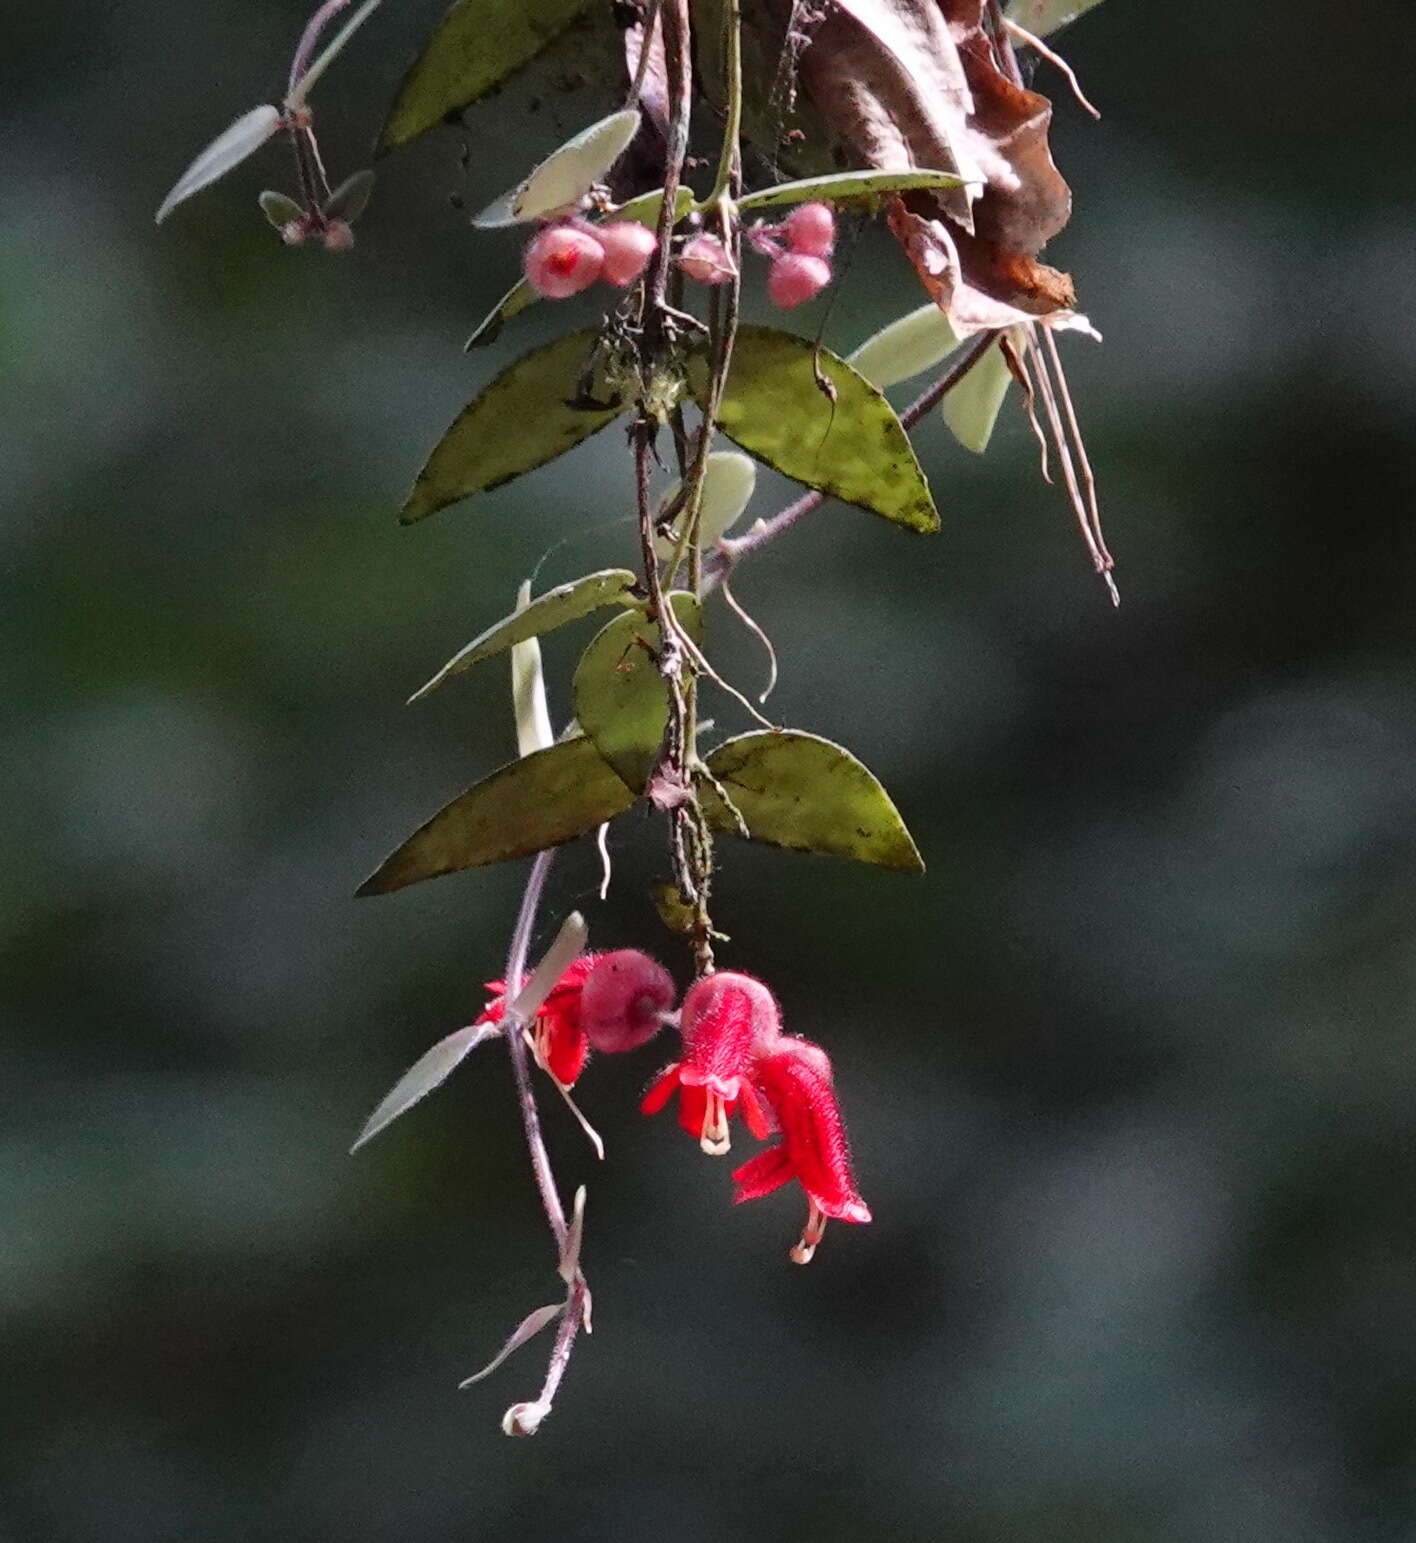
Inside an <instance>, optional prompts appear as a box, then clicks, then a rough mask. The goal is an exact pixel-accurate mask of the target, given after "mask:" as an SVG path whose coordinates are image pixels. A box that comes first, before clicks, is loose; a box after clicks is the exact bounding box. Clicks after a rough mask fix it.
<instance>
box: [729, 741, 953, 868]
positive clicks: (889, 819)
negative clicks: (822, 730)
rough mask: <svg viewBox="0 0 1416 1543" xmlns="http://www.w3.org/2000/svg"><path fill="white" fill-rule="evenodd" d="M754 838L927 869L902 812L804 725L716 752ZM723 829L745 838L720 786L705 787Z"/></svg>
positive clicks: (857, 766)
mask: <svg viewBox="0 0 1416 1543" xmlns="http://www.w3.org/2000/svg"><path fill="white" fill-rule="evenodd" d="M708 769H709V771H711V772H712V773H713V775H714V776H715V777H716V778H717V779H718V781H719V782H720V783H722V785H723V787H724V788H725V789H726V791H727V794H728V797H729V798H730V799H732V801H733V805H734V807H735V808H736V809H737V811H738V813H739V814H740V815H741V816H742V818H743V820H744V821H745V822H746V824H747V828H748V830H749V831H750V832H751V834H752V839H753V840H754V841H766V842H768V843H770V844H771V845H772V846H779V847H789V848H791V849H792V850H793V851H797V852H825V853H829V854H831V855H833V856H836V857H852V858H855V859H856V860H857V861H859V862H865V863H876V864H878V865H879V866H880V867H882V868H898V869H903V870H907V871H910V872H915V873H922V872H923V871H924V863H923V862H922V861H921V860H920V855H919V851H918V849H917V848H916V847H915V844H914V842H913V841H912V840H911V838H910V833H909V832H908V831H907V830H906V829H905V825H904V821H903V820H901V818H900V814H899V811H898V810H897V809H896V808H895V806H894V804H893V803H891V801H890V796H889V794H888V793H886V791H885V789H884V788H882V787H881V786H880V784H879V783H878V782H877V781H876V780H875V778H874V777H873V776H872V775H871V774H870V772H869V771H867V770H866V768H865V767H864V766H862V765H861V763H860V762H859V761H857V760H856V758H855V757H854V756H853V755H852V754H851V753H850V751H848V750H843V749H842V748H841V747H840V745H833V744H832V743H831V741H830V740H828V739H820V738H818V737H817V736H816V735H815V734H803V733H802V732H801V731H800V730H797V729H783V730H778V731H776V732H765V733H754V734H742V735H739V736H738V738H736V739H730V740H729V741H728V742H727V743H726V744H724V745H719V746H718V748H717V749H716V750H715V751H714V752H713V753H712V755H710V756H709V757H708ZM701 793H702V798H703V807H704V810H705V811H706V813H707V815H708V818H709V820H710V821H711V822H712V824H713V826H714V828H715V829H717V830H722V831H725V832H727V834H729V835H740V834H741V832H740V831H739V830H738V827H737V822H736V820H735V819H734V818H733V815H732V812H731V811H730V810H728V809H726V808H725V807H724V806H723V803H722V801H721V799H720V798H719V797H718V795H717V794H716V793H715V792H714V790H713V788H712V785H711V784H709V783H705V784H704V785H703V787H702V790H701Z"/></svg>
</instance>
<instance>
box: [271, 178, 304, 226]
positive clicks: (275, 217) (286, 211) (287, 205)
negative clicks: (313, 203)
mask: <svg viewBox="0 0 1416 1543" xmlns="http://www.w3.org/2000/svg"><path fill="white" fill-rule="evenodd" d="M260 206H261V213H262V214H263V215H265V217H266V219H268V220H269V221H270V223H271V224H272V225H274V226H275V228H276V229H277V230H279V229H280V227H281V226H282V225H289V224H290V222H291V221H292V220H300V219H303V218H304V217H305V211H304V210H303V209H302V208H301V207H300V205H299V204H297V203H296V202H295V200H294V199H293V198H287V197H286V195H285V194H284V193H273V192H271V190H270V189H269V188H267V189H266V191H265V192H264V193H262V194H261V196H260Z"/></svg>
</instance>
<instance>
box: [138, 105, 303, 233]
mask: <svg viewBox="0 0 1416 1543" xmlns="http://www.w3.org/2000/svg"><path fill="white" fill-rule="evenodd" d="M280 121H281V120H280V112H279V110H278V109H277V108H274V107H253V108H252V109H251V110H250V112H248V113H242V114H241V116H240V117H239V118H238V119H237V120H236V121H235V123H233V124H232V125H231V127H230V128H229V129H226V130H224V131H223V132H222V133H220V134H218V135H217V136H216V138H215V139H214V140H212V142H211V143H210V144H209V145H208V146H207V147H206V149H205V150H203V151H202V153H201V154H200V155H199V156H198V157H197V158H196V160H194V161H193V162H192V164H191V165H190V166H189V167H188V168H187V169H186V171H184V172H183V173H182V175H181V176H180V177H178V179H177V182H176V184H175V186H174V187H173V189H172V191H171V192H170V193H169V194H168V195H167V197H166V198H164V199H163V200H162V205H161V207H160V208H159V209H158V211H157V223H158V224H159V225H161V224H162V222H163V221H164V220H165V219H166V218H167V216H168V215H169V214H171V213H172V211H173V210H174V209H175V208H176V207H177V205H178V204H180V203H183V202H184V201H185V200H186V199H188V198H190V197H191V196H192V194H193V193H200V192H201V190H202V189H203V188H204V187H209V186H210V185H211V184H212V183H213V182H215V181H216V179H217V178H218V177H224V176H225V175H226V173H227V172H229V171H230V170H231V168H232V167H233V166H239V165H240V164H241V162H242V161H244V160H245V159H246V157H247V156H250V155H254V154H255V153H256V151H257V150H259V149H260V148H261V146H262V145H263V144H265V142H266V140H268V139H269V138H270V137H271V135H273V134H274V133H275V131H276V130H277V129H278V128H279V127H280Z"/></svg>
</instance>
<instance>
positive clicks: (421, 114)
mask: <svg viewBox="0 0 1416 1543" xmlns="http://www.w3.org/2000/svg"><path fill="white" fill-rule="evenodd" d="M590 4H591V0H535V3H534V4H531V5H528V4H527V3H526V0H457V4H456V5H454V6H453V7H452V9H451V10H450V11H449V12H448V13H447V15H446V16H444V17H443V19H442V21H441V22H440V23H439V24H438V28H437V31H436V32H434V33H433V35H432V37H431V38H430V39H429V40H428V45H427V47H426V48H424V50H423V52H422V53H421V54H419V56H418V58H417V60H416V61H415V63H414V64H413V67H412V68H411V69H410V70H409V71H408V73H407V74H406V75H405V76H404V77H403V83H402V85H400V86H399V88H398V95H397V96H396V97H395V98H394V102H393V106H392V107H391V108H390V109H389V114H388V120H387V122H385V124H384V126H383V129H382V130H381V131H380V133H379V142H378V149H379V153H380V154H382V153H383V152H385V151H388V150H396V149H398V147H399V146H400V145H406V144H408V143H409V142H410V141H411V140H414V139H417V137H418V136H419V135H420V134H425V133H426V132H427V131H428V130H429V129H432V128H436V127H437V126H438V124H439V123H441V122H442V121H443V119H444V118H446V117H447V116H448V114H449V113H455V112H458V111H460V110H461V109H462V108H464V107H466V106H467V104H468V103H469V102H475V101H476V100H477V98H478V97H480V96H485V95H486V94H487V92H489V91H491V90H493V89H494V88H495V87H497V86H499V85H500V84H501V83H502V82H503V81H504V80H505V79H506V78H507V76H508V75H511V74H513V73H514V72H515V71H516V70H519V69H520V68H521V66H522V65H523V64H528V63H529V62H530V61H531V60H532V59H534V58H535V57H536V55H537V54H538V53H540V52H541V50H542V49H543V48H545V47H546V45H547V44H548V43H550V42H552V41H553V40H554V39H555V38H557V37H559V35H560V34H561V33H562V32H564V31H565V29H566V28H567V27H568V26H570V24H571V23H572V22H573V21H574V20H575V19H576V17H578V16H579V15H580V14H581V13H582V12H583V11H586V10H588V9H589V8H590Z"/></svg>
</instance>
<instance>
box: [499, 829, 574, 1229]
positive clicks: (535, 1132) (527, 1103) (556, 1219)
mask: <svg viewBox="0 0 1416 1543" xmlns="http://www.w3.org/2000/svg"><path fill="white" fill-rule="evenodd" d="M555 860H556V851H555V848H554V847H547V848H546V850H545V851H544V852H538V853H537V854H536V860H535V862H533V863H532V864H531V872H530V874H528V875H527V879H526V888H525V889H524V890H523V891H522V895H521V909H520V911H519V912H518V913H517V917H516V926H515V928H514V930H513V931H512V934H511V947H510V949H509V950H508V951H507V959H506V992H507V999H508V1001H510V1000H511V999H512V997H513V996H514V995H515V993H516V992H517V991H519V990H520V989H521V982H522V979H523V978H524V977H525V974H526V959H527V955H528V954H529V953H530V952H531V934H532V933H533V932H534V931H535V929H536V913H537V912H538V911H539V910H540V907H541V896H542V895H543V894H544V893H545V888H546V877H547V875H548V874H549V873H550V871H551V864H552V863H553V862H554V861H555ZM525 1027H526V1025H525V1024H524V1023H517V1022H516V1021H514V1019H513V1017H512V1015H511V1013H510V1012H508V1013H507V1016H506V1018H505V1019H504V1021H503V1036H504V1038H505V1039H506V1044H507V1049H508V1051H509V1052H510V1054H511V1075H512V1077H513V1078H514V1079H515V1082H516V1097H517V1102H518V1103H519V1104H520V1106H521V1125H522V1129H523V1130H524V1131H525V1132H526V1147H527V1150H528V1151H529V1152H530V1154H531V1171H532V1173H533V1174H534V1175H535V1178H536V1188H537V1189H538V1190H539V1191H540V1193H541V1204H542V1206H543V1207H544V1208H545V1212H546V1220H547V1221H548V1222H549V1223H550V1227H551V1233H552V1236H553V1237H554V1238H555V1242H556V1250H557V1255H558V1256H559V1251H560V1250H561V1248H563V1247H564V1246H565V1235H566V1222H565V1210H564V1208H563V1207H562V1205H561V1199H560V1193H559V1192H558V1191H557V1189H556V1176H555V1173H554V1171H553V1170H552V1168H551V1159H550V1154H549V1153H548V1152H547V1151H546V1141H545V1137H544V1136H543V1135H542V1133H541V1114H540V1111H539V1110H538V1109H537V1108H536V1092H535V1089H534V1088H533V1087H532V1085H531V1067H530V1065H529V1064H528V1062H527V1058H526V1041H525V1040H524V1039H523V1038H522V1036H521V1031H522V1030H523V1029H524V1028H525Z"/></svg>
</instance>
